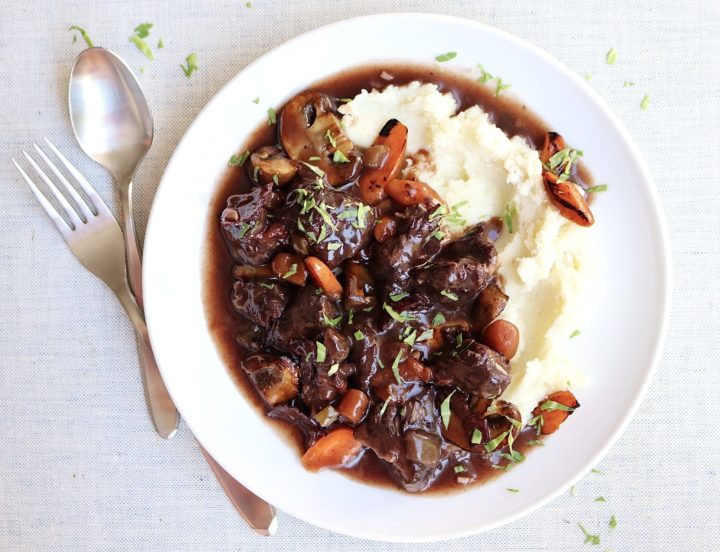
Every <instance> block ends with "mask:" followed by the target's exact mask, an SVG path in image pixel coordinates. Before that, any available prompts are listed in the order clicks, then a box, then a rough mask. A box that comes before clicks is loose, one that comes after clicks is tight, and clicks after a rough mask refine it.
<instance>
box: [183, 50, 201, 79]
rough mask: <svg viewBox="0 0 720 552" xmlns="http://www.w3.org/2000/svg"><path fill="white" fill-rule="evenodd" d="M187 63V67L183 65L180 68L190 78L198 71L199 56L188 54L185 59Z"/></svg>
mask: <svg viewBox="0 0 720 552" xmlns="http://www.w3.org/2000/svg"><path fill="white" fill-rule="evenodd" d="M185 63H186V65H183V64H182V63H181V64H180V68H181V69H182V70H183V73H185V76H186V77H187V78H190V77H191V76H192V74H193V73H194V72H195V71H197V70H198V63H197V54H196V53H195V52H193V53H192V54H188V56H187V57H186V58H185Z"/></svg>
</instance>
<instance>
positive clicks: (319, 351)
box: [315, 341, 327, 362]
mask: <svg viewBox="0 0 720 552" xmlns="http://www.w3.org/2000/svg"><path fill="white" fill-rule="evenodd" d="M315 347H316V349H315V360H317V361H318V362H325V358H326V357H327V349H326V348H325V345H324V344H322V343H320V342H319V341H316V342H315Z"/></svg>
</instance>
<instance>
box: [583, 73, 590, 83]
mask: <svg viewBox="0 0 720 552" xmlns="http://www.w3.org/2000/svg"><path fill="white" fill-rule="evenodd" d="M583 78H584V79H585V80H586V81H588V82H590V81H591V80H592V75H591V74H590V73H585V74H584V75H583Z"/></svg>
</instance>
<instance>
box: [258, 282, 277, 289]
mask: <svg viewBox="0 0 720 552" xmlns="http://www.w3.org/2000/svg"><path fill="white" fill-rule="evenodd" d="M260 285H261V286H262V287H264V288H265V289H275V284H266V283H265V282H260Z"/></svg>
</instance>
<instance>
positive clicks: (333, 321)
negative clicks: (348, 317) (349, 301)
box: [323, 313, 342, 328]
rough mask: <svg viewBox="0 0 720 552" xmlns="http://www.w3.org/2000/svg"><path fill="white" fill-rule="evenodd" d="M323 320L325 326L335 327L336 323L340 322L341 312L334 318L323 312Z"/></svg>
mask: <svg viewBox="0 0 720 552" xmlns="http://www.w3.org/2000/svg"><path fill="white" fill-rule="evenodd" d="M323 321H324V322H325V325H326V326H328V327H330V328H336V327H337V326H338V324H340V322H341V321H342V314H341V315H340V316H337V317H335V318H328V316H327V314H325V313H323Z"/></svg>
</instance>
